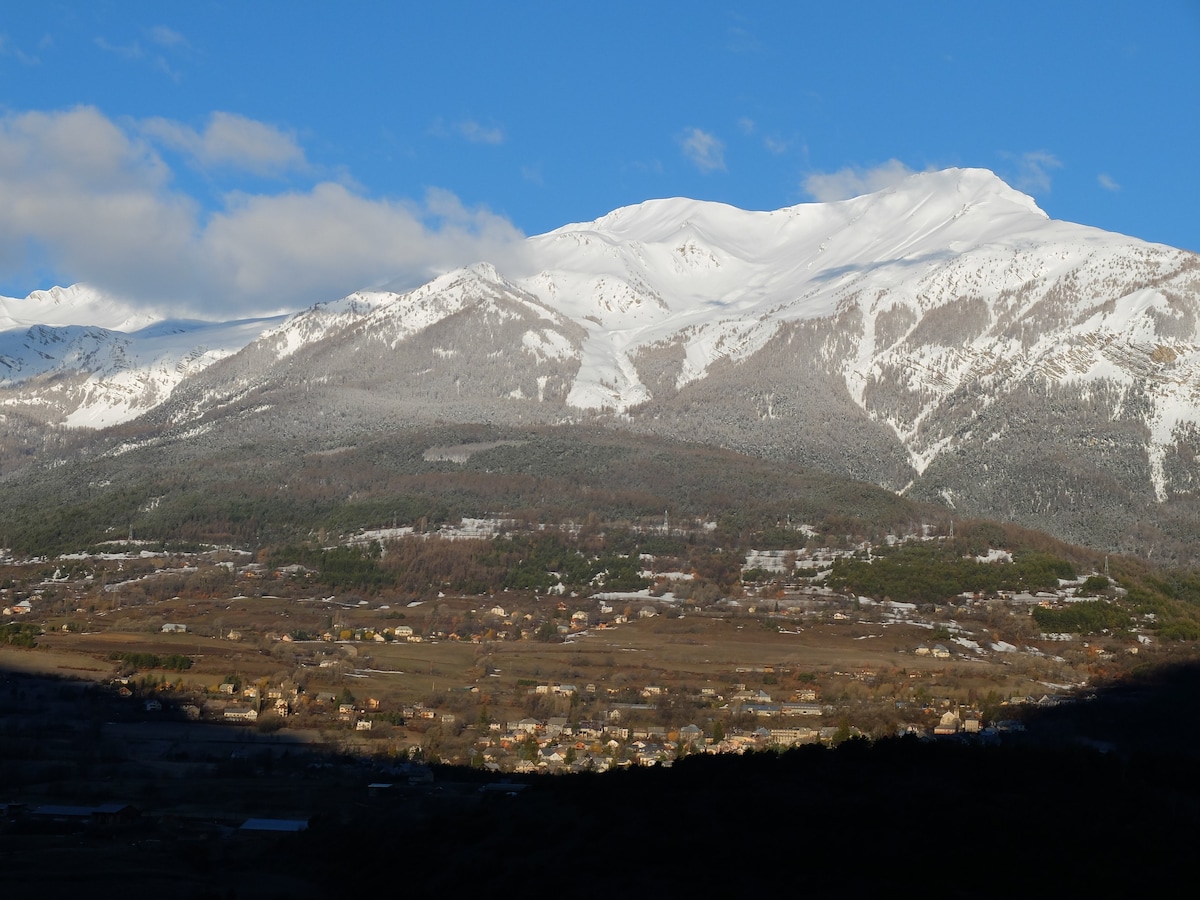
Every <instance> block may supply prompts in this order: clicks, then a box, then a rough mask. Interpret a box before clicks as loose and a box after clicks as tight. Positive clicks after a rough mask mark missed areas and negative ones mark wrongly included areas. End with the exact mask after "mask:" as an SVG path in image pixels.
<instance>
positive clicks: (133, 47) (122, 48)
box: [93, 37, 143, 59]
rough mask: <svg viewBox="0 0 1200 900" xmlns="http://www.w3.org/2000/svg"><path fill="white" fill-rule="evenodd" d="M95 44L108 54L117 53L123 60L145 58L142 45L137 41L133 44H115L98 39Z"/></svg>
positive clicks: (102, 38)
mask: <svg viewBox="0 0 1200 900" xmlns="http://www.w3.org/2000/svg"><path fill="white" fill-rule="evenodd" d="M93 43H95V45H96V46H97V47H99V48H100V49H101V50H103V51H105V52H106V53H115V54H116V55H117V56H119V57H121V58H122V59H141V58H142V56H143V54H142V45H141V44H139V43H138V42H137V41H134V42H133V43H131V44H114V43H112V42H111V41H109V40H108V39H107V38H104V37H98V38H96V39H95V41H93Z"/></svg>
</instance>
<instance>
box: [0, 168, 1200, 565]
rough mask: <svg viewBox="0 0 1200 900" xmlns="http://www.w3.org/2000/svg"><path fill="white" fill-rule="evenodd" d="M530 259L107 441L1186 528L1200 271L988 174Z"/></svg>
mask: <svg viewBox="0 0 1200 900" xmlns="http://www.w3.org/2000/svg"><path fill="white" fill-rule="evenodd" d="M524 250H525V252H524V253H523V255H522V257H521V262H520V263H519V264H513V265H510V266H509V267H508V268H507V269H506V270H505V271H501V270H499V269H497V268H496V267H495V266H494V265H492V264H490V263H478V264H476V265H474V266H470V267H467V268H464V269H459V270H455V271H453V272H449V273H446V274H443V275H441V276H438V277H437V278H435V279H434V280H433V281H431V282H429V283H427V284H425V285H422V286H420V287H418V288H416V289H414V290H411V291H405V292H394V291H360V292H357V293H355V294H351V295H349V296H348V297H346V298H343V299H342V300H339V301H334V302H332V303H328V304H318V305H317V306H315V307H311V308H309V309H306V310H302V311H300V312H297V313H295V314H292V315H291V316H288V317H286V318H284V319H280V320H273V321H267V320H255V323H256V324H254V325H253V327H251V326H249V325H247V326H245V327H244V329H243V333H242V336H245V337H248V338H249V339H248V340H247V341H246V342H245V344H244V345H243V346H241V347H233V346H232V344H231V343H230V342H226V343H227V344H229V346H226V345H224V344H223V345H221V348H220V352H214V353H211V354H210V355H209V356H203V355H199V356H196V354H194V353H193V356H195V358H197V359H200V360H201V362H202V363H203V364H195V365H194V366H193V367H192V368H190V369H188V368H187V366H186V365H185V364H184V362H183V360H184V356H183V355H179V356H177V357H172V358H175V359H176V360H177V365H180V366H183V367H184V368H183V369H182V370H181V372H182V377H178V378H177V379H176V380H175V381H174V383H173V384H171V385H170V387H169V389H167V388H166V385H167V381H165V380H164V381H160V382H156V384H160V385H162V387H159V388H158V389H157V390H158V391H159V393H158V394H154V395H153V396H151V394H150V392H149V391H148V390H146V391H143V394H142V395H141V396H142V397H143V398H148V399H144V400H143V401H141V403H140V405H137V404H134V403H129V402H127V403H126V406H125V407H123V408H122V409H123V412H122V413H121V414H122V415H124V416H125V418H124V419H119V420H121V421H128V419H129V418H130V417H131V416H133V415H135V414H139V413H141V414H143V415H148V418H147V422H148V423H150V424H151V425H153V426H154V427H157V428H176V429H181V430H187V429H194V428H196V427H197V426H198V425H199V424H202V423H207V424H206V426H205V427H217V426H218V425H219V423H220V422H221V421H222V420H223V419H228V420H229V421H232V419H230V418H229V417H231V416H237V415H246V413H245V410H248V409H258V410H260V411H261V410H265V409H270V408H272V407H275V406H281V407H285V406H286V407H291V408H293V413H294V415H296V416H297V417H299V418H300V419H301V420H310V421H313V422H316V421H318V420H319V419H320V417H321V416H322V415H326V414H336V415H338V416H339V417H342V418H346V417H348V418H349V419H352V420H355V421H358V420H359V419H361V420H362V422H363V427H366V428H371V427H384V426H383V424H382V423H384V422H388V423H391V424H390V425H389V426H388V427H403V425H404V424H406V423H414V422H436V421H449V422H464V423H466V422H472V421H478V422H483V423H492V424H505V423H508V424H514V425H515V424H556V423H563V424H568V423H578V422H582V421H589V420H595V421H597V422H601V423H604V422H607V423H610V424H614V425H618V426H620V427H622V428H625V429H630V430H632V431H634V432H637V431H644V432H648V433H655V434H659V435H662V436H665V437H671V438H682V439H685V440H695V441H700V442H712V443H715V444H718V445H721V446H726V447H730V448H731V449H736V450H739V451H742V452H749V453H752V454H755V455H761V456H766V457H768V458H772V459H777V460H778V461H780V462H782V463H787V462H795V463H802V464H804V465H815V466H817V467H823V468H826V469H828V470H830V471H834V472H836V473H837V474H840V475H847V476H850V477H854V478H858V479H861V480H866V481H873V482H875V483H876V484H879V485H882V486H885V487H888V488H889V489H891V490H893V491H903V492H908V493H911V494H912V495H913V496H916V497H919V498H922V499H930V500H936V501H938V502H940V503H943V504H946V505H949V506H950V507H951V508H952V509H955V510H959V511H962V512H965V513H970V514H978V515H986V514H992V515H994V516H996V517H999V518H1013V519H1018V520H1020V521H1023V522H1025V523H1027V524H1031V525H1033V526H1035V527H1043V528H1046V529H1047V530H1050V531H1052V532H1054V533H1057V534H1059V535H1061V536H1064V537H1067V538H1068V539H1071V540H1081V541H1082V542H1088V539H1089V537H1096V538H1097V539H1098V540H1099V541H1100V543H1101V544H1103V545H1104V546H1112V547H1114V548H1115V547H1121V546H1124V545H1125V544H1128V543H1130V542H1136V541H1140V540H1142V538H1135V533H1137V532H1138V529H1139V527H1140V526H1139V524H1138V523H1139V517H1149V520H1152V521H1157V520H1158V518H1160V516H1159V514H1160V513H1162V514H1163V515H1166V513H1165V512H1164V510H1166V508H1167V507H1168V506H1171V505H1172V504H1174V507H1175V508H1177V510H1176V511H1177V512H1178V515H1179V516H1184V517H1185V519H1186V522H1185V527H1183V531H1184V532H1185V533H1191V532H1192V531H1194V530H1196V529H1195V528H1194V527H1193V525H1192V524H1191V523H1192V519H1193V518H1194V514H1193V512H1192V511H1190V505H1191V504H1192V503H1193V501H1194V497H1195V492H1196V491H1197V490H1200V479H1198V478H1197V475H1196V474H1195V472H1194V471H1193V470H1194V467H1193V466H1192V465H1191V463H1190V462H1189V460H1191V459H1193V458H1194V456H1195V454H1196V453H1200V430H1198V428H1197V423H1198V422H1200V329H1198V326H1197V322H1198V321H1200V257H1198V256H1196V255H1195V254H1191V253H1187V252H1186V251H1182V250H1176V249H1174V248H1169V247H1165V246H1163V245H1156V244H1148V243H1145V242H1142V241H1138V240H1136V239H1133V238H1127V237H1124V236H1121V235H1115V234H1111V233H1108V232H1104V231H1101V230H1099V229H1094V228H1089V227H1087V226H1082V225H1075V224H1072V223H1067V222H1059V221H1056V220H1053V219H1050V218H1049V217H1048V216H1047V215H1046V214H1045V212H1043V211H1042V210H1041V209H1040V208H1039V207H1038V206H1037V204H1036V203H1035V202H1034V201H1033V200H1032V199H1031V198H1029V197H1027V196H1026V195H1024V194H1022V193H1020V192H1019V191H1016V190H1014V189H1013V188H1011V187H1009V186H1008V185H1006V184H1005V183H1004V182H1003V181H1001V180H1000V179H999V178H997V177H996V176H995V175H994V174H992V173H991V172H988V171H987V170H979V169H956V170H944V171H941V172H931V173H923V174H919V175H914V176H911V177H909V178H907V179H905V180H904V181H902V182H900V183H899V184H897V185H894V186H892V187H890V188H887V189H885V190H883V191H879V192H876V193H873V194H867V195H863V196H861V197H857V198H853V199H851V200H845V201H839V202H836V203H815V204H800V205H798V206H793V207H787V208H784V209H781V210H774V211H766V212H756V211H745V210H738V209H736V208H735V207H731V206H727V205H724V204H717V203H710V202H706V201H696V200H687V199H684V198H668V199H664V200H651V201H646V202H644V203H641V204H637V205H635V206H630V207H624V208H621V209H618V210H614V211H612V212H610V213H608V214H606V215H605V216H602V217H600V218H598V219H596V220H593V221H592V222H585V223H575V224H571V225H565V226H562V227H561V228H558V229H555V230H554V231H551V232H547V233H546V234H543V235H537V236H534V237H531V238H528V239H526V242H525V248H524ZM260 326H261V327H260ZM255 329H258V330H257V331H255ZM197 333H199V329H197ZM11 334H12V332H0V340H3V339H5V338H6V336H7V335H11ZM116 340H117V339H114V341H116ZM232 340H233V339H232V338H231V339H230V341H232ZM186 343H187V341H180V340H177V341H176V342H175V345H174V346H175V348H176V349H175V351H174V352H176V353H179V354H182V353H183V350H182V347H183V344H186ZM114 346H115V344H114ZM196 346H198V345H196V344H193V346H192V348H191V349H192V351H194V350H195V348H196ZM225 350H228V351H229V352H225ZM0 352H3V351H0ZM124 352H125V353H126V354H128V353H129V352H130V351H129V349H128V348H126V349H125V350H124ZM165 358H166V357H159V358H157V359H159V367H160V369H161V368H162V363H161V360H162V359H165ZM63 360H64V361H63V362H61V363H60V364H59V370H60V371H64V372H65V368H66V366H67V363H66V361H65V357H63ZM77 377H78V376H77ZM98 380H99V381H102V380H103V379H98ZM20 387H21V385H20V383H18V382H16V381H14V380H12V379H9V380H7V381H4V382H0V390H5V391H9V392H16V391H19V389H20ZM60 393H61V392H60ZM13 396H14V394H13V393H10V394H9V397H8V398H3V397H0V399H3V400H4V402H5V404H6V405H7V406H12V405H13V403H14V400H13ZM89 396H92V397H93V404H94V405H95V406H97V407H98V406H100V405H102V404H103V403H104V402H107V401H105V400H104V398H103V395H102V394H101V393H100V392H99V390H98V388H97V387H96V386H95V385H93V388H92V394H91V395H89ZM96 398H98V399H96ZM80 408H83V407H80ZM72 415H74V418H71V416H72ZM114 418H118V417H117V416H114ZM64 421H68V422H71V423H77V424H86V422H85V417H84V416H83V415H81V414H79V413H73V414H70V413H69V414H67V415H66V416H64ZM155 423H157V424H155ZM229 427H232V426H229ZM313 427H316V426H315V425H314V426H313ZM1022 466H1024V467H1026V468H1027V469H1028V470H1029V471H1030V472H1032V473H1033V474H1034V475H1036V476H1037V477H1033V478H1030V479H1027V481H1028V483H1022V482H1021V481H1020V479H1018V478H1017V477H1016V476H1017V472H1018V471H1019V470H1020V469H1021V467H1022ZM1038 473H1042V475H1038ZM1043 476H1044V477H1043ZM1092 490H1094V491H1095V493H1096V496H1097V497H1100V498H1101V500H1100V501H1097V503H1096V504H1095V505H1094V506H1093V508H1092V509H1091V510H1089V508H1088V505H1087V503H1086V496H1087V494H1088V492H1089V491H1092ZM1109 508H1112V509H1113V510H1114V512H1113V515H1114V517H1115V518H1114V521H1115V522H1116V523H1117V524H1114V525H1113V526H1112V527H1111V528H1099V529H1098V526H1096V525H1089V524H1087V521H1086V520H1087V519H1088V517H1089V516H1095V515H1096V511H1097V510H1108V509H1109ZM1185 508H1186V509H1187V510H1189V511H1186V512H1184V511H1183V510H1185ZM1175 515H1176V513H1175V512H1172V513H1171V516H1175ZM1171 516H1168V518H1169V519H1170V520H1171V522H1172V525H1171V527H1172V528H1175V527H1177V526H1179V524H1180V522H1179V521H1178V520H1177V518H1171ZM1164 521H1165V520H1164Z"/></svg>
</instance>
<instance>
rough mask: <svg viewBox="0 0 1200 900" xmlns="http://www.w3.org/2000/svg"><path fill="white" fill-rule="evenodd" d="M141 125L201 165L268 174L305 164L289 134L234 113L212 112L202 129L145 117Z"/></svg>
mask: <svg viewBox="0 0 1200 900" xmlns="http://www.w3.org/2000/svg"><path fill="white" fill-rule="evenodd" d="M141 128H142V132H143V133H144V134H146V135H148V136H149V137H152V138H155V139H157V140H158V141H160V142H161V143H163V144H165V145H166V146H168V147H171V148H172V149H175V150H180V151H182V152H184V153H186V154H188V155H189V156H190V157H191V158H192V160H193V161H194V162H195V163H196V165H198V166H200V167H201V168H204V169H209V168H220V167H229V168H235V169H244V170H246V171H249V172H254V173H255V174H258V175H267V174H271V173H275V172H281V171H284V170H287V169H304V168H306V167H307V163H306V161H305V159H304V151H303V150H302V149H301V148H300V146H299V144H297V143H296V140H295V138H294V137H293V136H292V135H291V134H288V133H286V132H284V131H281V130H280V129H278V128H276V127H274V126H273V125H267V124H266V123H264V122H259V121H256V120H254V119H248V118H246V117H245V116H239V115H236V114H234V113H227V112H215V113H213V114H212V115H211V116H210V117H209V120H208V125H207V126H206V127H205V129H204V132H203V133H200V132H197V131H196V130H195V129H193V128H191V127H190V126H188V125H184V124H183V123H182V122H175V121H173V120H171V119H148V120H146V121H145V122H143V123H142V126H141Z"/></svg>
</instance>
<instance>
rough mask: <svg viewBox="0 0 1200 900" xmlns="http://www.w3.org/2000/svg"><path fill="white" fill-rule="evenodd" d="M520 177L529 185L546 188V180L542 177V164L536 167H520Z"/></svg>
mask: <svg viewBox="0 0 1200 900" xmlns="http://www.w3.org/2000/svg"><path fill="white" fill-rule="evenodd" d="M521 177H522V178H524V179H525V180H526V181H528V182H529V183H530V184H536V185H537V186H538V187H545V186H546V179H545V178H544V177H543V176H542V164H541V163H538V164H537V165H536V166H521Z"/></svg>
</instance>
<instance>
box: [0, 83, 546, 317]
mask: <svg viewBox="0 0 1200 900" xmlns="http://www.w3.org/2000/svg"><path fill="white" fill-rule="evenodd" d="M163 148H169V149H171V150H174V151H178V152H181V153H182V154H184V155H185V156H186V157H187V158H188V160H189V161H190V162H192V163H193V164H194V165H196V166H198V167H200V168H205V169H212V168H217V169H220V168H232V169H240V170H244V171H248V172H252V173H255V174H259V175H263V174H266V175H271V174H278V173H282V172H285V171H297V170H299V171H306V170H307V169H308V164H307V161H306V159H305V156H304V152H303V150H302V149H301V147H300V146H299V144H298V143H297V142H296V140H295V138H294V137H293V136H292V135H290V134H287V133H285V132H283V131H281V130H279V129H277V128H275V127H274V126H271V125H267V124H265V123H261V122H256V121H253V120H251V119H246V118H244V117H241V116H237V115H233V114H230V113H214V114H213V115H212V117H211V118H210V119H209V121H208V123H207V125H206V126H205V127H204V128H203V129H202V130H196V129H193V128H191V127H189V126H187V125H184V124H182V123H178V122H172V121H170V120H166V119H152V120H148V121H143V122H140V123H128V124H118V123H117V122H115V121H113V120H112V119H110V118H108V117H107V116H105V115H104V114H103V113H101V112H100V111H99V110H97V109H95V108H94V107H88V106H82V107H77V108H74V109H70V110H65V111H58V112H24V113H18V114H10V115H7V116H3V117H0V277H3V278H5V279H6V280H11V279H13V278H14V277H20V276H22V275H23V274H24V273H27V272H28V271H30V268H31V267H32V266H34V265H35V264H36V265H40V266H44V267H49V268H50V269H52V270H53V271H54V272H55V273H56V275H57V276H59V277H60V278H61V279H62V281H63V282H64V283H69V282H86V283H89V284H92V285H94V286H96V287H98V288H100V289H102V290H104V291H107V292H109V293H111V294H114V295H116V296H118V297H122V298H124V299H127V300H130V301H134V302H137V303H139V304H141V305H143V306H146V307H148V308H151V309H155V310H157V311H160V312H163V313H169V314H172V315H193V316H199V317H203V318H226V317H230V316H233V315H253V314H258V313H266V312H274V311H279V310H285V309H296V308H299V307H302V306H306V305H308V304H311V303H314V302H318V301H321V300H329V299H334V298H337V297H341V296H344V295H346V294H348V293H350V292H351V291H354V290H356V289H359V288H364V287H369V286H371V285H375V284H381V283H383V282H385V281H390V282H400V283H410V284H414V285H415V284H418V283H420V282H422V281H424V280H426V279H427V278H429V277H432V276H433V275H435V274H437V273H439V272H443V271H447V270H449V269H452V268H454V267H456V266H460V265H466V264H469V263H472V262H476V261H478V260H481V259H488V260H491V261H494V262H497V263H499V264H504V263H505V262H506V261H509V260H515V259H516V258H518V257H519V255H520V253H521V244H522V237H523V235H522V234H521V233H520V232H519V231H518V230H517V229H516V228H515V227H514V226H513V225H512V224H511V223H510V222H509V221H507V220H506V219H504V218H502V217H500V216H497V215H495V214H493V213H490V212H489V211H487V210H486V209H469V208H466V207H464V206H463V205H462V204H461V203H460V202H459V201H458V199H457V198H456V197H454V196H453V195H452V194H449V193H448V192H444V191H431V192H430V193H429V194H428V195H427V196H426V197H425V198H423V199H422V200H420V201H412V200H404V199H399V200H397V199H379V198H372V197H366V196H363V195H361V194H360V193H356V192H355V191H353V190H351V189H350V188H348V187H346V186H345V185H343V184H339V183H334V182H328V181H325V182H318V183H316V184H313V185H311V186H309V187H307V188H304V189H290V190H285V191H281V192H279V193H274V194H267V193H254V194H251V193H236V192H235V193H229V194H226V195H225V196H224V198H223V201H222V204H221V205H220V208H218V209H216V210H215V211H206V210H205V209H204V208H202V206H201V204H200V203H199V202H198V201H197V200H196V199H194V198H193V197H191V196H189V195H187V194H186V193H184V192H183V191H182V190H180V189H179V188H178V187H176V186H175V185H174V183H173V172H172V170H171V168H170V166H169V165H168V163H167V162H166V161H165V160H164V158H163V156H162V154H161V153H160V150H161V149H163ZM46 286H48V285H39V287H46Z"/></svg>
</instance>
